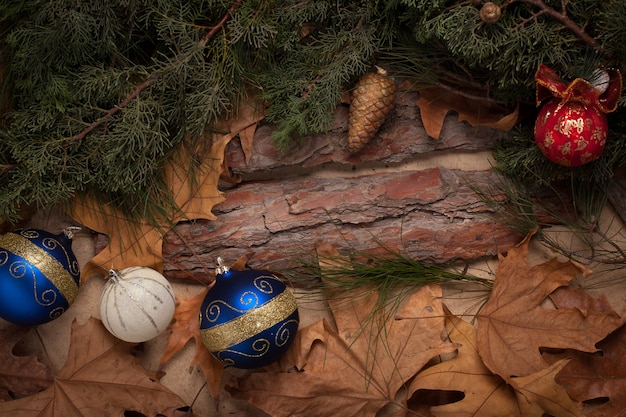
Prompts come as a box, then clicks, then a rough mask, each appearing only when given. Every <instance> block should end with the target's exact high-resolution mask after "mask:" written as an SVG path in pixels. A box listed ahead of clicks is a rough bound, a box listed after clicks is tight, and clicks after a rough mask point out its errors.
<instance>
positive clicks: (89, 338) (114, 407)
mask: <svg viewBox="0 0 626 417" xmlns="http://www.w3.org/2000/svg"><path fill="white" fill-rule="evenodd" d="M132 348H133V345H132V344H129V343H125V342H122V341H120V340H118V339H116V338H115V337H113V336H112V335H111V334H110V333H109V332H108V331H107V330H106V329H105V328H104V326H103V325H102V323H101V322H100V321H99V320H96V319H94V318H90V319H89V321H87V322H86V323H85V324H83V325H79V324H78V323H77V322H76V321H74V323H73V324H72V334H71V338H70V347H69V352H68V356H67V362H66V363H65V366H63V368H62V369H61V370H59V372H57V374H56V375H55V377H54V383H53V384H52V386H50V387H49V388H48V389H46V390H44V391H41V392H39V393H37V394H34V395H31V396H29V397H24V398H20V399H18V400H14V401H9V402H5V403H0V415H3V416H5V415H6V416H20V417H35V416H41V417H43V416H45V417H68V416H82V417H102V416H104V415H110V416H121V415H124V412H125V411H126V410H133V411H136V412H138V413H143V414H146V415H149V416H154V415H156V414H158V413H161V412H162V411H164V410H167V409H168V408H178V407H183V406H185V404H184V403H183V401H182V399H181V398H180V397H179V396H178V395H176V394H174V393H173V392H171V391H170V390H169V389H167V388H166V387H164V386H163V385H161V384H160V383H159V382H158V381H157V380H156V377H155V376H154V375H153V374H151V373H150V372H148V371H147V370H146V369H144V368H143V367H142V366H141V365H139V363H138V361H137V359H136V358H135V357H134V356H132V355H131V353H130V352H131V350H132Z"/></svg>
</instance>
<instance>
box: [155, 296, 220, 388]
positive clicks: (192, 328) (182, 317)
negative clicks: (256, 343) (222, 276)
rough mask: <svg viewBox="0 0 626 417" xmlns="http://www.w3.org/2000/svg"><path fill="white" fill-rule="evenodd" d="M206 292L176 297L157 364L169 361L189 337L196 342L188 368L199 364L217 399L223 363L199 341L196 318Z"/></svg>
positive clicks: (200, 337) (200, 339) (198, 326)
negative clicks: (163, 348) (171, 318)
mask: <svg viewBox="0 0 626 417" xmlns="http://www.w3.org/2000/svg"><path fill="white" fill-rule="evenodd" d="M207 291H208V290H203V291H200V292H199V293H198V294H196V295H193V296H191V297H187V298H182V297H181V298H179V297H176V300H177V302H178V305H177V306H176V309H175V310H174V322H173V323H172V325H171V329H172V332H171V333H170V335H169V337H168V341H167V346H166V348H165V351H164V352H163V355H162V356H161V363H160V366H161V367H162V366H164V365H165V364H166V363H167V362H169V360H170V359H172V358H173V357H174V356H175V355H176V354H177V353H178V352H179V351H180V350H182V348H184V347H185V345H186V344H187V343H188V342H189V341H190V340H191V339H193V340H194V342H195V344H196V354H195V355H194V358H193V361H192V362H191V364H190V365H189V366H190V368H193V367H194V366H196V365H198V366H200V369H201V370H202V373H203V374H204V378H205V379H206V381H207V384H208V387H209V391H210V392H211V395H213V397H214V398H217V397H218V396H219V393H220V390H221V388H222V378H223V376H224V364H222V363H221V362H220V361H218V360H217V359H215V357H213V355H211V353H210V352H209V351H208V349H206V348H205V347H204V345H203V344H202V336H201V335H200V323H199V321H198V314H199V312H200V306H201V305H202V301H203V300H204V297H205V295H206V293H207Z"/></svg>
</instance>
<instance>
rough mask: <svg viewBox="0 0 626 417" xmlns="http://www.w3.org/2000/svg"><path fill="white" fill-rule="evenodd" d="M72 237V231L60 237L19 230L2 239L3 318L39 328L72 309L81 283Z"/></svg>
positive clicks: (0, 306) (0, 287)
mask: <svg viewBox="0 0 626 417" xmlns="http://www.w3.org/2000/svg"><path fill="white" fill-rule="evenodd" d="M71 237H72V231H71V229H68V230H66V231H64V233H62V234H59V235H54V234H52V233H48V232H46V231H44V230H39V229H19V230H15V231H13V232H10V233H6V234H4V235H2V236H0V317H2V318H3V319H5V320H7V321H10V322H11V323H13V324H17V325H20V326H36V325H39V324H43V323H47V322H49V321H51V320H54V319H55V318H57V317H59V316H60V315H61V314H63V312H65V310H67V309H68V307H69V306H70V305H71V304H72V303H73V302H74V299H75V298H76V295H77V294H78V285H79V283H80V267H79V265H78V261H77V260H76V257H75V256H74V253H73V252H72V246H71V244H72V242H71Z"/></svg>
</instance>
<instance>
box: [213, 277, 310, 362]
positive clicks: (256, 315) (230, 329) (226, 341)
mask: <svg viewBox="0 0 626 417" xmlns="http://www.w3.org/2000/svg"><path fill="white" fill-rule="evenodd" d="M297 307H298V306H297V304H296V298H295V297H294V296H293V294H291V293H290V292H289V290H287V289H286V290H285V291H283V292H282V293H281V294H280V295H277V296H276V297H274V298H273V299H272V300H271V301H269V302H268V303H266V304H263V305H262V306H261V307H258V308H254V309H251V310H250V311H249V312H247V313H246V314H244V315H242V316H239V317H237V318H236V319H233V320H231V321H228V322H226V323H222V324H218V325H217V326H213V327H211V328H209V329H202V332H201V333H202V341H203V342H204V345H205V346H206V347H207V349H209V351H211V352H219V351H221V350H224V349H227V348H229V347H231V346H234V345H236V344H238V343H241V342H243V341H244V340H247V339H250V338H251V337H253V336H255V335H257V334H259V333H261V332H263V331H265V330H267V329H269V328H270V327H272V326H274V325H275V324H277V323H279V322H280V321H281V320H285V319H286V318H287V317H289V316H290V315H291V314H292V313H293V312H294V311H296V308H297Z"/></svg>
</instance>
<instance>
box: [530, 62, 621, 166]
mask: <svg viewBox="0 0 626 417" xmlns="http://www.w3.org/2000/svg"><path fill="white" fill-rule="evenodd" d="M607 73H608V74H609V77H610V82H609V85H608V87H607V89H606V91H604V92H601V91H600V90H598V89H596V88H595V87H594V86H593V84H592V83H590V82H589V81H587V80H584V79H582V78H577V79H575V80H574V81H572V82H571V83H570V84H569V85H568V84H566V83H565V82H563V81H562V80H561V79H560V78H559V76H558V75H557V74H556V72H554V71H553V70H551V69H550V68H548V67H547V66H545V65H541V66H540V67H539V70H538V71H537V74H536V75H535V80H536V81H537V106H539V105H540V104H541V103H542V102H544V101H546V100H547V101H546V102H545V104H544V105H543V107H542V108H541V109H540V110H539V114H538V115H537V121H536V123H535V142H536V143H537V146H538V147H539V149H540V150H541V152H542V153H543V154H544V155H545V156H546V157H547V158H548V159H549V160H551V161H552V162H554V163H556V164H559V165H562V166H566V167H577V166H580V165H583V164H586V163H588V162H591V161H594V160H596V159H598V157H600V155H601V154H602V151H603V150H604V146H605V145H606V136H607V130H608V122H607V118H606V113H610V112H612V111H615V109H616V108H617V101H618V99H619V97H620V95H621V94H622V76H621V74H620V73H619V71H617V70H609V71H607Z"/></svg>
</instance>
